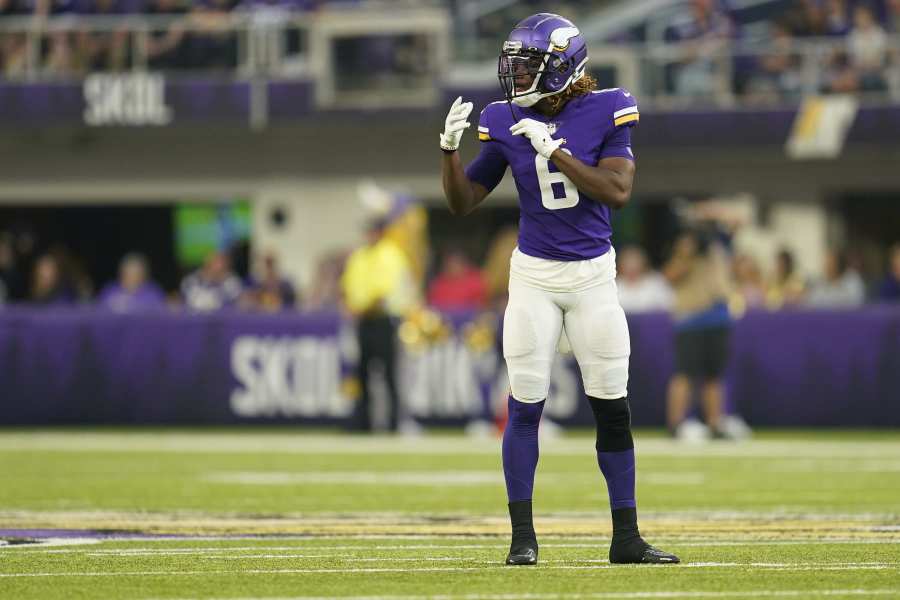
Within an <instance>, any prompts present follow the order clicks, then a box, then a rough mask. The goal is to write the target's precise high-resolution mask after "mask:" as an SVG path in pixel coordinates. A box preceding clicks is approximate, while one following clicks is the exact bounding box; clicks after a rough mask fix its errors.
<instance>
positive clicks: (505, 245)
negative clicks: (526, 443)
mask: <svg viewBox="0 0 900 600" xmlns="http://www.w3.org/2000/svg"><path fill="white" fill-rule="evenodd" d="M518 243H519V230H518V228H516V227H506V228H504V229H502V230H500V231H499V232H497V234H496V235H495V236H494V238H493V239H492V240H491V243H490V245H489V246H488V251H487V258H486V260H485V266H484V270H483V272H484V276H485V278H486V280H487V286H488V299H489V303H490V305H491V307H492V308H494V309H495V310H498V311H500V312H501V313H502V312H503V310H504V309H505V308H506V300H507V297H508V296H509V257H510V256H512V253H513V250H515V248H516V245H518ZM505 403H506V400H504V405H505Z"/></svg>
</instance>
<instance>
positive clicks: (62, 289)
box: [29, 253, 76, 306]
mask: <svg viewBox="0 0 900 600" xmlns="http://www.w3.org/2000/svg"><path fill="white" fill-rule="evenodd" d="M75 300H76V295H75V292H74V291H73V290H72V288H71V286H69V285H68V284H67V282H66V281H65V279H64V277H63V273H62V267H61V265H60V262H59V260H58V259H57V257H56V256H54V255H53V254H49V253H48V254H44V255H42V256H40V257H39V258H38V259H37V261H36V262H35V263H34V271H33V273H32V279H31V295H30V297H29V301H30V302H31V303H32V304H38V305H43V306H55V305H60V304H74V303H75Z"/></svg>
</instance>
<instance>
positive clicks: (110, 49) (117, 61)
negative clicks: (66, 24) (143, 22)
mask: <svg viewBox="0 0 900 600" xmlns="http://www.w3.org/2000/svg"><path fill="white" fill-rule="evenodd" d="M132 8H134V6H133V3H128V2H127V0H86V1H85V2H83V3H82V5H81V6H80V8H79V11H78V12H80V13H82V14H85V15H89V16H95V17H115V16H123V15H126V14H128V13H129V12H131V10H130V9H132ZM76 39H77V47H78V54H79V60H80V61H81V62H82V63H83V65H84V67H85V68H86V69H87V70H89V71H110V70H112V71H119V70H122V69H124V68H126V67H127V66H128V64H127V62H128V50H129V48H128V40H129V36H128V30H127V29H125V28H124V27H118V28H115V29H114V30H112V31H90V30H86V29H83V30H81V31H79V32H78V33H77V36H76Z"/></svg>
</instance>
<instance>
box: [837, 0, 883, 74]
mask: <svg viewBox="0 0 900 600" xmlns="http://www.w3.org/2000/svg"><path fill="white" fill-rule="evenodd" d="M847 51H848V54H849V56H850V64H851V65H852V66H853V69H854V70H855V71H856V77H857V79H858V84H857V86H858V88H859V89H860V90H862V91H881V90H884V89H885V81H884V75H883V70H884V66H885V63H886V60H887V53H888V38H887V34H886V33H885V31H884V29H882V27H881V25H879V23H878V21H876V19H875V15H874V13H873V12H872V9H870V8H869V7H867V6H863V5H859V6H857V7H856V8H855V9H854V10H853V30H852V31H850V34H849V35H848V36H847Z"/></svg>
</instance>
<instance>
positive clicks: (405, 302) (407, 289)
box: [341, 217, 415, 431]
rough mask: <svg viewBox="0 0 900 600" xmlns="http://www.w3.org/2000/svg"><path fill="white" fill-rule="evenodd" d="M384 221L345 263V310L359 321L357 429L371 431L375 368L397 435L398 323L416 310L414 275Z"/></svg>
mask: <svg viewBox="0 0 900 600" xmlns="http://www.w3.org/2000/svg"><path fill="white" fill-rule="evenodd" d="M387 225H388V222H387V219H386V218H383V217H382V218H375V219H373V220H372V221H371V222H370V223H369V225H368V239H367V243H366V244H365V245H364V246H362V247H360V248H357V249H356V250H355V251H354V252H353V253H352V254H351V255H350V258H348V259H347V265H346V268H345V270H344V274H343V276H342V278H341V289H342V291H343V296H344V305H345V306H346V308H347V310H349V311H350V313H351V314H352V315H353V316H354V317H355V318H356V326H357V339H358V341H359V365H358V371H357V377H358V379H359V384H360V388H361V391H360V398H359V401H358V402H357V404H356V411H355V415H354V419H353V428H354V429H356V430H358V431H372V430H373V429H374V423H373V422H372V417H371V411H370V406H371V392H370V388H369V374H370V371H371V370H372V367H373V364H374V363H380V364H381V366H382V368H383V370H384V377H385V382H386V384H387V390H388V401H389V403H390V409H389V416H388V429H389V430H391V431H396V430H397V425H398V412H399V408H400V395H399V392H398V390H397V374H396V365H397V355H396V353H397V349H396V337H397V325H396V322H395V320H396V319H397V318H398V317H401V316H402V315H403V314H404V313H406V312H407V311H408V310H409V309H410V308H412V305H413V302H414V299H415V290H414V289H413V284H412V281H413V275H412V269H411V266H410V263H409V260H408V259H407V257H406V255H405V254H404V253H403V250H401V249H400V248H399V247H398V246H397V244H396V243H395V242H394V241H393V240H391V239H390V237H388V236H386V235H385V231H386V229H387Z"/></svg>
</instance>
